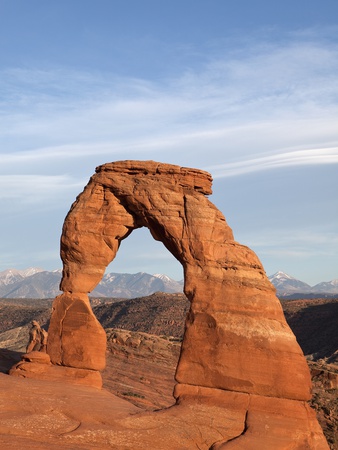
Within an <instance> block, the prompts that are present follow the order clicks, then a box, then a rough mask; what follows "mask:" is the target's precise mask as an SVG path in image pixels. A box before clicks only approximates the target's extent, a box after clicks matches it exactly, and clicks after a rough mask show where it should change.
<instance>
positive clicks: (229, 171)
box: [206, 147, 338, 178]
mask: <svg viewBox="0 0 338 450" xmlns="http://www.w3.org/2000/svg"><path fill="white" fill-rule="evenodd" d="M321 164H338V147H334V148H318V149H308V150H295V151H293V152H284V153H279V154H276V155H270V156H264V157H257V158H253V159H248V160H245V161H238V162H235V163H229V164H219V165H217V166H209V167H206V170H208V171H210V172H212V174H213V177H214V178H223V177H230V176H237V175H244V174H248V173H253V172H260V171H263V170H271V169H278V168H284V167H295V166H308V165H321Z"/></svg>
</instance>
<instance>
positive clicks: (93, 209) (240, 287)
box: [48, 161, 311, 400]
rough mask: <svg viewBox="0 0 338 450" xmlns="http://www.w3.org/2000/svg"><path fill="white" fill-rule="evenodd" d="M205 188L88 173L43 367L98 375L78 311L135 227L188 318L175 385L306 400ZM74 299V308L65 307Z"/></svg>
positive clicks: (266, 288)
mask: <svg viewBox="0 0 338 450" xmlns="http://www.w3.org/2000/svg"><path fill="white" fill-rule="evenodd" d="M211 183H212V179H211V176H210V174H208V173H207V172H204V171H201V170H196V169H189V168H182V167H179V166H174V165H169V164H161V163H157V162H154V161H121V162H115V163H109V164H105V165H103V166H100V167H98V168H97V169H96V173H95V175H93V177H92V178H91V179H90V181H89V183H88V185H87V186H86V187H85V189H84V191H83V192H82V193H81V194H80V195H79V196H78V198H77V200H76V201H75V203H74V204H73V205H72V208H71V210H70V212H69V214H68V215H67V217H66V219H65V223H64V227H63V232H62V238H61V257H62V260H63V263H64V268H63V279H62V282H61V289H62V290H63V291H64V292H65V294H64V295H65V296H66V297H64V301H63V303H62V297H61V299H60V298H59V299H58V300H57V302H58V304H57V308H56V307H55V311H54V314H53V316H52V321H51V328H50V340H51V343H50V346H49V349H48V352H49V354H50V356H51V359H52V361H53V362H55V363H57V364H64V365H67V366H75V367H80V366H81V365H82V367H83V368H91V369H97V370H100V369H102V366H103V363H102V361H103V360H104V351H105V346H104V345H103V338H102V336H103V333H102V331H101V328H100V325H99V324H98V323H97V322H95V319H93V318H92V316H91V314H92V313H91V311H90V307H89V306H88V303H87V306H84V305H83V307H81V302H85V300H81V298H82V299H83V298H84V297H83V294H87V293H88V292H90V291H92V290H93V289H94V287H95V286H96V285H97V284H98V283H99V281H100V280H101V278H102V276H103V274H104V272H105V269H106V267H107V265H108V264H109V263H110V262H111V261H112V260H113V259H114V257H115V255H116V252H117V250H118V248H119V245H120V242H121V241H122V240H123V239H125V238H126V237H127V236H128V235H129V234H130V233H131V232H132V231H133V230H134V229H136V228H139V227H142V226H145V227H148V228H149V230H150V232H151V234H152V236H153V237H154V238H155V239H156V240H159V241H161V242H163V244H164V245H165V246H166V247H167V249H168V250H169V251H170V252H171V253H172V254H173V255H174V256H175V257H176V258H177V259H178V260H179V261H180V262H181V264H182V265H183V268H184V275H185V288H184V290H185V293H186V295H187V297H188V298H189V300H190V302H191V309H190V312H189V314H188V317H187V320H186V331H185V336H184V341H183V345H182V353H181V358H180V361H179V364H178V368H177V375H176V378H177V381H178V382H179V383H184V384H192V385H198V386H204V387H211V388H218V389H225V390H232V391H239V392H246V393H253V394H259V395H264V396H272V397H282V398H289V399H298V400H307V399H309V397H310V388H311V385H310V376H309V372H308V369H307V365H306V362H305V360H304V357H303V354H302V352H301V350H300V347H299V346H298V344H297V342H296V340H295V338H294V336H293V334H292V332H291V330H290V329H289V327H288V325H287V324H286V321H285V319H284V316H283V312H282V309H281V306H280V304H279V301H278V299H277V298H276V296H275V291H274V288H273V287H272V285H271V284H270V283H269V281H268V280H267V277H266V274H265V272H264V269H263V267H262V264H261V263H260V261H259V260H258V258H257V256H256V255H255V254H254V253H253V252H252V251H251V250H250V249H249V248H247V247H245V246H243V245H241V244H239V243H237V242H236V241H234V238H233V233H232V231H231V229H230V227H229V226H228V225H227V223H226V221H225V218H224V216H223V214H222V213H221V212H220V211H219V210H218V209H217V208H216V207H215V206H214V205H213V204H212V203H211V202H210V201H209V200H208V198H207V195H209V194H211V192H212V191H211ZM80 294H81V295H80ZM74 296H75V297H77V300H76V301H77V307H75V306H74V307H73V306H70V304H69V301H70V300H69V299H70V298H71V297H74ZM62 304H63V305H64V310H62ZM80 309H81V312H80ZM70 314H71V317H72V318H71V319H70V318H69V317H70V316H69V315H70ZM76 317H79V318H76ZM80 322H81V324H80ZM65 323H67V330H65V329H64V327H65V325H64V324H65ZM72 323H73V330H72V325H71V324H72ZM86 326H87V327H88V331H86ZM80 327H82V328H81V329H82V330H83V333H80V332H79V328H80ZM86 334H87V335H88V343H87V341H86V338H85V335H86ZM93 341H96V342H97V344H93ZM87 345H88V347H87ZM100 346H101V348H100ZM94 354H95V356H93V355H94Z"/></svg>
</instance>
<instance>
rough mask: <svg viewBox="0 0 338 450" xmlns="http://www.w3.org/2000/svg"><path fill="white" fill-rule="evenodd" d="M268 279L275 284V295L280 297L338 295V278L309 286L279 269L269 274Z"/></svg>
mask: <svg viewBox="0 0 338 450" xmlns="http://www.w3.org/2000/svg"><path fill="white" fill-rule="evenodd" d="M269 280H270V281H271V283H272V284H273V285H274V286H275V288H276V290H277V296H278V297H280V298H290V299H291V298H300V297H307V298H314V297H334V296H337V295H338V280H332V281H323V282H322V283H318V284H316V285H315V286H310V285H309V284H307V283H304V282H303V281H300V280H297V279H296V278H294V277H292V276H290V275H288V274H286V273H284V272H281V271H279V272H276V273H275V274H273V275H271V276H269Z"/></svg>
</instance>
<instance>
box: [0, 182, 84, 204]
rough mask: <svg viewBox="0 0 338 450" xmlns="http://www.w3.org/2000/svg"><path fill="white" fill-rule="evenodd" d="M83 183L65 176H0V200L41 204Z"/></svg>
mask: <svg viewBox="0 0 338 450" xmlns="http://www.w3.org/2000/svg"><path fill="white" fill-rule="evenodd" d="M85 183H86V182H85ZM85 183H84V182H82V181H81V182H80V181H78V180H76V181H75V180H74V179H72V178H71V177H69V176H66V175H1V176H0V200H1V201H4V200H6V201H7V200H11V201H13V200H16V201H17V200H20V202H21V203H23V204H35V203H41V202H44V201H46V200H48V199H50V200H52V199H53V198H55V197H59V196H60V195H63V194H64V193H65V192H67V191H69V190H74V189H80V188H81V187H83V186H84V184H85Z"/></svg>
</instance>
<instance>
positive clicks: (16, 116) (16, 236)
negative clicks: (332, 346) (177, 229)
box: [0, 0, 338, 285]
mask: <svg viewBox="0 0 338 450" xmlns="http://www.w3.org/2000/svg"><path fill="white" fill-rule="evenodd" d="M337 17H338V3H337V2H336V0H332V1H330V0H323V1H322V2H320V3H319V2H317V1H308V0H307V1H305V0H300V1H297V2H294V1H293V2H291V1H284V2H280V1H279V2H277V1H272V0H269V1H268V0H259V1H255V2H252V1H250V0H236V1H235V0H229V1H223V0H213V1H209V2H207V1H199V0H194V1H192V0H180V1H177V0H172V1H171V2H164V1H163V2H160V1H158V0H157V1H155V0H142V1H139V0H133V1H131V0H124V1H123V2H122V1H118V0H110V1H109V0H97V1H93V0H91V1H89V0H71V1H68V0H67V1H65V0H59V1H58V2H51V1H43V0H30V1H29V2H27V1H26V0H0V42H1V46H0V56H1V57H0V119H1V120H0V153H1V156H0V157H1V165H0V208H1V212H2V214H1V216H2V219H1V222H0V223H1V225H0V235H1V240H0V271H1V270H5V269H8V268H17V269H24V268H27V267H31V266H35V267H41V268H44V269H46V270H53V269H57V268H60V267H61V261H60V258H59V238H60V235H61V229H62V223H63V220H64V218H65V215H66V214H67V212H68V210H69V208H70V206H71V204H72V202H73V201H74V200H75V198H76V196H77V195H78V194H79V193H80V192H81V191H82V189H83V187H84V186H85V185H86V183H87V182H88V180H89V177H90V176H91V175H92V174H93V173H94V170H95V167H96V166H98V165H100V164H103V163H106V162H111V161H117V160H125V159H142V160H148V159H151V160H155V161H161V162H166V163H172V164H178V165H181V166H186V167H195V168H199V169H203V170H207V171H209V172H210V173H211V174H212V176H213V179H214V184H213V195H212V196H210V200H211V201H212V202H213V203H214V204H215V205H216V206H217V207H218V208H219V209H220V210H221V211H222V212H223V214H224V215H225V217H226V220H227V222H228V223H229V225H230V226H231V228H232V229H233V231H234V235H235V238H236V240H237V241H239V242H240V243H242V244H245V245H248V246H249V247H250V248H252V249H253V250H254V251H255V252H256V253H257V255H258V256H259V258H260V259H261V261H262V263H263V265H264V267H265V270H266V272H267V274H268V275H270V274H272V273H274V272H276V271H278V270H282V271H284V272H286V273H288V274H290V275H293V276H295V277H296V278H299V279H301V280H302V281H305V282H307V283H309V284H310V285H314V284H316V283H318V282H320V281H329V280H332V279H336V278H338V256H337V255H338V251H337V250H338V202H337V194H338V176H337V169H338V76H337V74H338V24H337ZM108 271H110V272H127V273H135V272H139V271H143V272H148V273H166V274H167V275H169V276H171V277H172V278H175V279H177V280H179V279H181V278H182V277H183V275H182V269H181V267H180V264H179V263H178V262H177V261H176V260H175V259H174V258H173V256H172V255H170V254H169V253H168V251H167V250H166V249H165V248H164V246H163V245H162V244H161V243H159V242H155V241H154V240H152V238H151V237H150V233H149V232H148V231H147V230H143V229H142V230H136V231H134V232H133V234H132V235H131V236H130V237H129V238H128V239H127V240H125V241H123V242H122V244H121V247H120V250H119V253H118V255H117V257H116V259H115V260H114V261H113V263H112V264H111V265H110V266H109V268H108Z"/></svg>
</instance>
